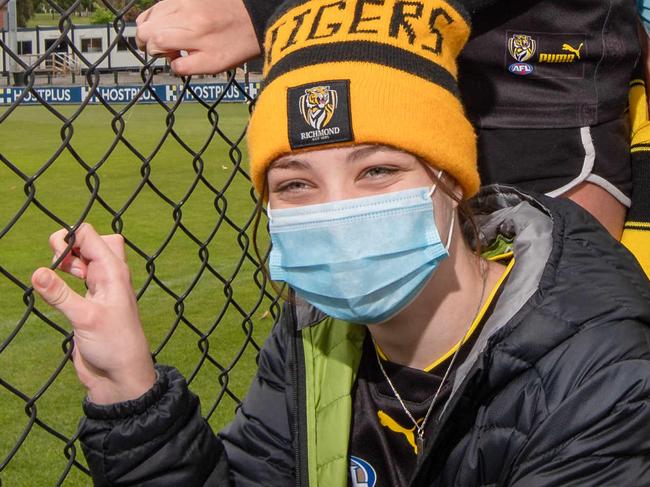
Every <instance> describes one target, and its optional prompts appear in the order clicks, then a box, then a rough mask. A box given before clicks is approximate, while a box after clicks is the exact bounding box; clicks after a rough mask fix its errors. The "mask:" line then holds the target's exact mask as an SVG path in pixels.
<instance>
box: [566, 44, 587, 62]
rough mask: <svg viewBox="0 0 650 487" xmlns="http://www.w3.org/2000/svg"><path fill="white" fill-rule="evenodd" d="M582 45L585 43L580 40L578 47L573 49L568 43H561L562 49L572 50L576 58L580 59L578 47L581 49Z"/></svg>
mask: <svg viewBox="0 0 650 487" xmlns="http://www.w3.org/2000/svg"><path fill="white" fill-rule="evenodd" d="M584 45H585V43H584V42H581V43H580V45H579V46H578V48H577V49H575V48H574V47H572V46H571V45H570V44H562V50H563V51H569V52H572V53H573V54H575V55H576V57H577V58H578V59H580V49H582V46H584Z"/></svg>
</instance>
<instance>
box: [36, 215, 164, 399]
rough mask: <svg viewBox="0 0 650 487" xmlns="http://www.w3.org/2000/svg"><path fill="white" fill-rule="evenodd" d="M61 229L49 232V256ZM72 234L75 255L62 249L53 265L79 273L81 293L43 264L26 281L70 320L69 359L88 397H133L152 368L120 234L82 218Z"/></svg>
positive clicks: (60, 244)
mask: <svg viewBox="0 0 650 487" xmlns="http://www.w3.org/2000/svg"><path fill="white" fill-rule="evenodd" d="M67 234H68V232H67V231H66V230H59V231H58V232H56V233H53V234H52V235H51V236H50V246H51V247H52V250H54V255H55V259H57V258H58V256H60V255H62V254H63V252H64V250H65V249H66V247H67V245H68V244H67V243H66V242H65V237H66V235H67ZM75 235H76V239H75V241H74V246H73V249H74V251H75V252H74V253H75V254H76V255H73V254H72V253H68V254H67V255H66V256H65V258H64V259H63V260H62V262H61V263H60V264H59V268H60V269H62V270H63V271H65V272H68V273H70V274H72V275H74V276H76V277H78V278H80V279H85V281H86V285H87V287H88V291H87V292H86V295H85V297H82V296H80V295H79V294H77V293H76V292H75V291H73V290H72V289H70V287H69V286H68V285H67V284H66V283H65V281H63V279H61V278H60V277H59V276H58V275H57V274H56V273H55V272H54V271H53V270H51V269H48V268H46V267H41V268H39V269H37V270H36V271H35V272H34V274H32V284H33V286H34V289H35V290H36V291H37V292H38V293H39V294H40V295H41V296H42V297H43V299H44V300H45V301H46V302H47V303H48V304H50V305H51V306H53V307H54V308H56V309H58V310H59V311H61V312H62V313H63V314H64V315H65V316H66V317H67V318H68V320H70V323H71V324H72V327H73V329H74V351H73V353H72V360H73V362H74V367H75V369H76V371H77V375H78V376H79V379H80V380H81V382H82V384H83V385H84V386H85V387H86V389H87V390H88V398H89V399H90V400H91V401H92V402H94V403H96V404H112V403H116V402H122V401H127V400H131V399H136V398H138V397H139V396H141V395H142V394H144V393H145V392H146V391H148V390H149V389H150V388H151V387H152V386H153V384H154V382H155V380H156V373H155V370H154V368H153V361H152V359H151V355H150V352H149V346H148V344H147V340H146V338H145V336H144V332H143V330H142V326H141V324H140V318H139V315H138V305H137V301H136V298H135V293H134V292H133V287H132V285H131V277H130V274H129V269H128V267H127V265H126V254H125V250H124V239H123V238H122V236H121V235H105V236H100V235H99V234H98V233H97V232H96V231H95V229H94V228H93V227H92V226H91V225H89V224H87V223H84V224H82V225H81V226H80V227H79V229H78V230H77V231H76V233H75Z"/></svg>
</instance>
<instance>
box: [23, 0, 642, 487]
mask: <svg viewBox="0 0 650 487" xmlns="http://www.w3.org/2000/svg"><path fill="white" fill-rule="evenodd" d="M363 3H364V2H361V1H359V2H356V3H355V2H345V3H344V2H337V3H332V2H331V1H329V0H328V1H326V0H313V1H310V2H308V3H299V2H296V3H288V4H285V5H284V6H283V7H282V8H281V9H280V10H279V11H278V12H277V13H276V14H275V15H274V17H273V18H272V19H271V20H270V22H269V24H268V28H267V31H266V38H265V39H266V40H265V55H266V65H265V73H264V74H265V85H264V86H265V87H264V90H263V92H262V94H261V96H260V97H259V100H258V102H257V104H256V107H255V110H254V112H253V115H252V117H251V121H250V126H249V132H248V141H249V146H250V157H251V176H252V179H253V183H254V185H255V188H256V190H257V191H258V193H259V194H260V195H261V197H262V198H263V199H264V200H265V201H267V202H268V204H269V208H268V210H269V221H270V231H271V239H272V245H273V247H272V252H271V255H270V261H269V270H270V273H271V277H272V278H273V279H276V280H279V281H284V282H286V283H287V284H288V285H289V286H290V287H291V288H292V289H293V291H295V294H294V292H292V294H291V295H290V296H289V299H288V300H287V304H286V305H285V307H284V310H283V314H282V317H281V319H280V322H279V323H278V324H277V325H276V326H275V327H274V329H273V332H272V334H271V336H270V337H269V339H268V340H267V342H266V343H265V346H264V348H263V350H262V351H261V352H260V357H259V369H258V372H257V375H256V377H255V378H254V379H253V383H252V385H251V389H250V391H249V393H248V395H247V397H246V398H245V400H244V402H243V404H242V406H241V408H239V409H238V411H237V413H236V416H235V418H234V420H233V422H232V423H231V424H230V425H229V426H227V427H226V428H225V429H224V430H223V431H221V432H220V433H219V434H218V435H215V434H214V433H213V432H212V431H211V429H210V427H209V426H208V424H207V423H206V422H205V421H204V420H203V419H202V417H201V415H200V410H199V401H198V399H197V398H196V396H194V395H193V394H192V393H190V392H189V390H188V389H187V385H186V383H185V381H184V379H183V378H182V377H181V375H180V374H179V373H178V371H176V370H175V369H173V368H170V367H166V366H162V365H156V366H155V367H154V365H153V364H152V362H151V358H150V355H149V353H148V345H147V343H146V340H145V338H144V333H143V332H142V327H141V324H140V321H139V318H138V313H137V304H136V301H135V298H134V293H133V290H132V288H131V284H130V281H129V273H128V268H127V266H126V263H125V261H124V247H123V243H122V241H121V238H120V237H119V236H115V235H112V236H100V235H98V234H97V233H96V232H95V231H94V230H93V229H92V227H91V226H90V225H83V226H82V227H80V228H79V230H78V231H77V232H76V234H75V241H74V243H73V244H72V246H74V247H75V248H76V249H77V253H78V255H80V257H75V256H73V255H72V254H70V253H68V254H66V256H65V258H64V259H62V263H61V268H62V269H63V270H65V271H68V272H71V273H73V274H75V275H77V276H81V277H82V278H84V279H85V280H86V283H87V285H88V294H87V295H86V296H85V297H82V296H79V295H77V294H75V293H74V292H73V291H71V290H70V289H69V288H68V287H67V286H66V284H65V283H64V282H63V281H62V280H61V279H60V278H59V277H58V276H56V274H55V273H54V272H53V271H51V270H49V269H45V268H41V269H39V270H37V271H36V272H35V273H34V275H33V284H34V287H35V289H36V290H37V292H39V293H40V294H41V295H42V296H43V298H44V299H45V300H46V301H47V302H49V303H50V304H52V305H53V306H55V307H57V308H58V309H59V310H61V311H62V312H63V313H65V314H66V316H67V317H68V318H69V319H70V321H71V322H72V324H73V327H74V329H75V351H74V365H75V368H76V370H77V372H78V375H79V377H80V380H81V381H82V383H83V384H84V385H85V386H86V388H87V390H88V399H87V400H86V401H85V403H84V411H85V413H86V418H85V419H84V421H83V423H82V427H81V432H80V439H81V441H82V445H83V447H84V451H85V454H86V457H87V459H88V463H89V466H90V469H91V471H92V474H93V479H94V481H95V485H99V486H109V485H111V486H121V485H139V486H169V485H174V486H175V485H179V486H180V485H182V486H201V485H209V486H221V485H224V486H225V485H237V486H245V485H264V486H286V485H301V486H306V485H310V486H316V485H318V486H322V487H324V486H327V487H330V486H343V485H352V486H362V485H363V486H366V485H367V486H376V487H379V486H382V485H390V486H395V485H414V486H416V485H417V486H434V485H435V486H447V485H463V486H464V485H477V486H478V485H485V486H487V485H510V486H541V485H548V486H551V485H552V486H556V485H608V484H609V485H643V484H646V483H649V482H650V459H649V458H648V454H649V452H650V382H649V381H648V380H647V377H648V375H649V373H650V328H649V327H648V325H649V324H650V305H649V302H650V288H649V286H648V281H647V279H646V278H645V276H644V275H643V273H642V271H641V269H640V268H639V266H638V264H637V263H636V261H635V260H634V258H633V257H632V256H631V255H630V254H629V253H628V252H627V251H626V250H625V249H624V248H623V247H622V246H621V245H620V244H618V243H617V242H616V241H615V240H614V239H613V238H612V237H611V236H610V235H609V234H608V233H606V232H605V231H604V230H603V228H602V227H601V226H600V225H598V224H597V223H596V221H595V220H594V219H593V218H592V217H591V216H590V215H589V214H588V213H586V212H585V211H583V210H581V209H580V208H578V207H577V206H576V205H574V204H573V203H571V202H569V201H566V200H559V199H551V198H547V197H543V196H542V197H539V198H533V197H531V196H528V195H526V194H524V193H522V192H520V191H518V190H515V189H512V188H508V187H499V186H494V187H489V188H485V189H484V190H482V191H481V193H479V194H478V195H476V192H477V190H478V186H479V178H478V172H477V169H476V149H475V140H474V133H473V130H472V128H471V125H470V123H469V121H468V120H467V119H466V117H465V115H464V112H463V109H462V105H461V103H460V101H459V98H458V92H457V88H456V57H457V55H458V53H459V52H460V50H461V49H462V47H463V45H464V43H465V42H466V40H467V38H468V35H469V22H468V15H467V13H466V12H465V11H464V10H463V8H462V7H460V6H459V5H457V4H456V3H453V4H452V3H446V2H442V1H440V0H426V1H416V2H402V1H400V0H394V1H386V2H383V3H381V4H380V3H373V4H372V5H373V6H374V7H375V8H374V9H373V11H372V15H371V14H369V13H367V12H366V13H364V11H363V10H360V9H359V5H360V4H363ZM365 3H368V2H365ZM475 195H476V196H475ZM472 196H475V197H474V199H473V200H472V203H471V205H472V206H473V208H474V212H475V216H472V215H471V213H470V212H469V209H468V202H467V200H468V198H470V197H472ZM474 224H476V225H478V228H477V229H476V231H474V232H473V231H472V228H473V225H474ZM466 234H467V235H468V236H467V237H465V236H464V235H466ZM65 237H66V232H65V231H64V230H62V231H59V232H57V233H55V234H53V236H52V238H51V245H52V247H53V249H54V252H55V254H56V255H59V256H60V255H63V253H64V252H66V249H67V247H68V245H67V244H66V243H65ZM478 244H482V245H483V246H484V247H487V248H488V250H489V251H490V253H491V254H493V257H494V259H495V260H492V261H490V260H485V259H483V258H482V257H480V256H479V255H477V253H475V248H476V247H477V245H478ZM499 262H504V263H505V264H504V263H499Z"/></svg>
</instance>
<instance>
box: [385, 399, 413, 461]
mask: <svg viewBox="0 0 650 487" xmlns="http://www.w3.org/2000/svg"><path fill="white" fill-rule="evenodd" d="M377 416H378V417H379V424H381V425H382V426H384V427H386V428H388V429H389V430H391V431H393V432H395V433H399V434H402V435H404V436H405V437H406V441H408V443H409V445H411V446H412V447H413V451H414V452H415V454H416V455H417V454H418V447H417V445H416V444H415V426H413V428H410V429H408V428H404V427H403V426H401V425H400V424H399V423H398V422H397V421H395V420H394V419H393V418H391V417H390V416H389V415H388V414H386V413H385V412H383V411H382V410H381V409H380V410H379V411H377ZM421 421H422V420H421V419H420V420H418V423H420V422H421Z"/></svg>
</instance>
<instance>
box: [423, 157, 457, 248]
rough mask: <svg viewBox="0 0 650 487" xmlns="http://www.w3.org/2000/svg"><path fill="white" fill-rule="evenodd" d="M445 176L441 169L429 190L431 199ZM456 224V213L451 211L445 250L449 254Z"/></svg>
mask: <svg viewBox="0 0 650 487" xmlns="http://www.w3.org/2000/svg"><path fill="white" fill-rule="evenodd" d="M443 174H444V171H443V170H442V169H441V170H440V172H438V174H437V175H436V180H435V182H434V183H433V186H431V189H430V190H429V194H428V196H429V198H431V197H432V196H433V193H435V191H436V188H437V187H438V182H439V181H440V180H441V179H442V175H443ZM454 223H456V212H455V211H454V209H453V208H452V209H451V222H450V223H449V231H448V232H447V243H446V244H445V248H446V249H447V252H449V246H450V245H451V238H452V236H453V235H454Z"/></svg>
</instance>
